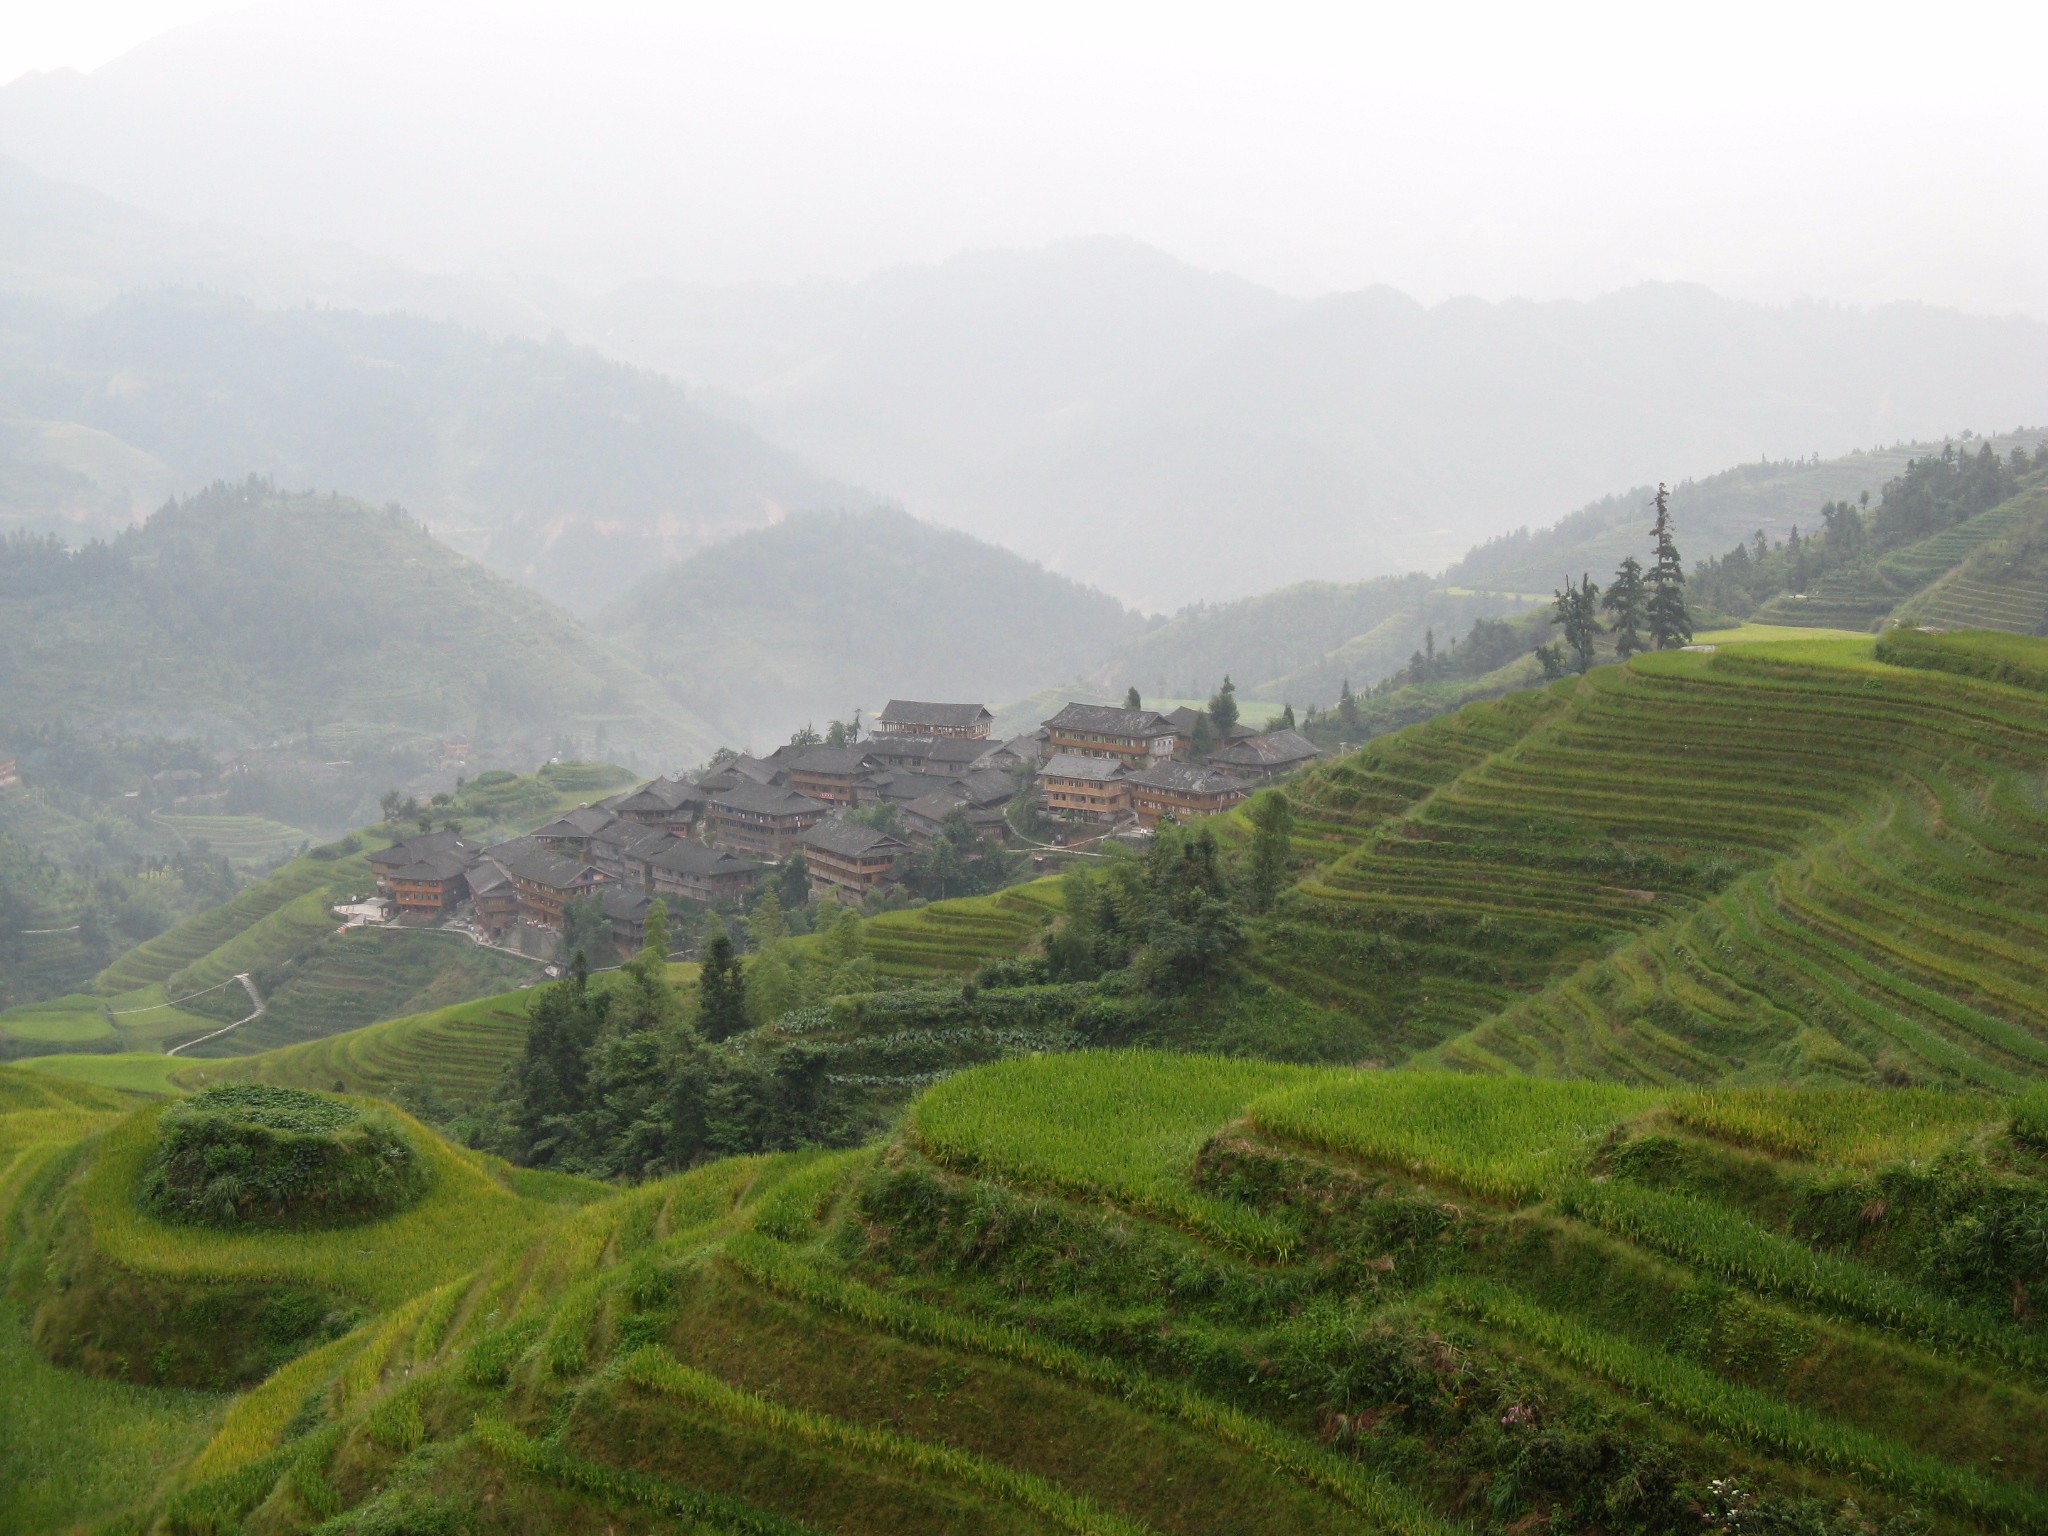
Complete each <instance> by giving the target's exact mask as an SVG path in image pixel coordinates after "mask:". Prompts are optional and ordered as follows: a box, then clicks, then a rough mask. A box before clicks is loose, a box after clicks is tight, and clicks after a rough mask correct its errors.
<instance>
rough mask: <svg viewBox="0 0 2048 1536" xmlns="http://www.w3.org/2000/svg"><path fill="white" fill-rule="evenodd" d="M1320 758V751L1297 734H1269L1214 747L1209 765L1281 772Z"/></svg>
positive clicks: (1282, 732)
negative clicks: (1285, 768)
mask: <svg viewBox="0 0 2048 1536" xmlns="http://www.w3.org/2000/svg"><path fill="white" fill-rule="evenodd" d="M1322 755H1323V752H1322V748H1320V747H1318V746H1317V745H1316V744H1315V743H1314V742H1312V741H1310V740H1309V739H1308V738H1307V737H1306V736H1304V735H1302V734H1301V732H1299V731H1269V732H1267V733H1266V734H1265V735H1263V736H1247V737H1245V739H1244V740H1242V741H1233V742H1231V743H1230V745H1228V746H1225V747H1218V748H1217V749H1216V750H1215V751H1214V752H1212V753H1210V754H1209V761H1210V762H1212V763H1219V764H1222V765H1223V766H1225V767H1243V768H1284V767H1288V766H1290V765H1291V764H1294V763H1305V762H1307V761H1308V760H1309V759H1310V758H1312V757H1321V756H1322Z"/></svg>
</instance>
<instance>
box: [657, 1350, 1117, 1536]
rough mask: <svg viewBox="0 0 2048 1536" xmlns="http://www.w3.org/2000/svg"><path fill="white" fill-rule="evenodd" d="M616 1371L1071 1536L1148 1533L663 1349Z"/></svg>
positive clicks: (986, 1464) (1021, 1477)
mask: <svg viewBox="0 0 2048 1536" xmlns="http://www.w3.org/2000/svg"><path fill="white" fill-rule="evenodd" d="M617 1369H618V1373H619V1375H620V1376H621V1377H623V1378H624V1379H625V1380H627V1381H630V1382H631V1383H633V1385H635V1386H637V1387H640V1388H642V1389H643V1390H646V1391H649V1392H655V1393H659V1394H661V1395H662V1396H665V1397H672V1398H675V1399H676V1400H678V1401H680V1402H684V1403H688V1404H690V1405H692V1406H693V1407H697V1408H702V1409H706V1410H709V1411H710V1412H712V1413H715V1414H717V1415H718V1416H719V1417H721V1418H724V1419H728V1420H730V1421H732V1422H734V1423H738V1424H743V1425H745V1426H747V1427H748V1428H750V1429H757V1430H765V1431H767V1432H768V1433H770V1434H774V1435H777V1436H780V1437H784V1438H787V1439H793V1440H798V1441H801V1442H803V1443H805V1444H809V1445H815V1446H818V1447H819V1448H821V1449H824V1450H829V1451H837V1452H840V1453H842V1454H847V1455H853V1456H860V1457H866V1458H870V1459H873V1460H876V1461H880V1462H884V1463H887V1464H889V1465H891V1466H896V1467H900V1468H902V1469H904V1470H905V1471H907V1472H910V1473H911V1474H913V1475H914V1476H917V1477H921V1478H930V1479H933V1480H936V1481H943V1482H949V1483H955V1484H959V1485H962V1486H965V1487H969V1488H974V1489H978V1490H980V1491H982V1492H984V1493H989V1494H993V1495H995V1496H996V1497H997V1498H1000V1499H1003V1500H1005V1501H1006V1502H1009V1503H1012V1504H1016V1505H1019V1506H1021V1507H1022V1508H1024V1509H1028V1510H1030V1511H1031V1512H1032V1513H1033V1514H1035V1515H1037V1516H1039V1517H1040V1518H1042V1519H1044V1520H1046V1521H1048V1522H1050V1523H1051V1524H1053V1525H1055V1526H1057V1527H1058V1528H1060V1529H1061V1530H1067V1531H1073V1532H1075V1533H1076V1536H1140V1533H1142V1532H1144V1531H1145V1530H1147V1529H1148V1527H1146V1526H1144V1525H1142V1524H1141V1523H1139V1522H1138V1521H1135V1520H1129V1519H1126V1518H1125V1517H1123V1516H1122V1515H1118V1514H1115V1513H1113V1512H1112V1511H1110V1510H1106V1509H1103V1508H1101V1507H1100V1506H1099V1505H1097V1504H1096V1503H1095V1502H1094V1501H1093V1500H1090V1499H1087V1498H1083V1497H1082V1496H1081V1495H1079V1494H1076V1493H1071V1492H1069V1491H1068V1490H1067V1489H1065V1488H1062V1487H1060V1486H1059V1485H1058V1484H1057V1483H1052V1482H1048V1481H1047V1480H1046V1479H1044V1478H1042V1477H1036V1476H1033V1475H1032V1474H1031V1473H1028V1472H1019V1471H1017V1470H1016V1469H1015V1468H1013V1467H1006V1466H1004V1465H1002V1464H1001V1463H999V1462H993V1461H990V1460H988V1459H987V1458H986V1457H982V1456H975V1455H971V1454H969V1453H968V1452H965V1451H956V1450H953V1449H951V1448H950V1447H948V1446H943V1445H935V1444H933V1443H932V1442H930V1441H928V1440H918V1439H914V1438H912V1437H910V1436H908V1435H899V1434H895V1433H892V1432H891V1431H889V1430H885V1429H875V1428H872V1427H870V1426H868V1425H865V1424H855V1423H850V1422H848V1421H847V1420H845V1419H837V1418H833V1417H831V1416H829V1415H827V1414H822V1413H814V1412H811V1411H810V1410H808V1409H803V1408H792V1407H790V1406H789V1405H787V1404H785V1403H778V1402H774V1401H772V1400H771V1399H769V1398H765V1397H759V1396H756V1395H755V1394H754V1393H752V1392H744V1391H741V1390H740V1389H739V1388H737V1387H734V1386H732V1385H730V1384H728V1383H726V1382H723V1381H720V1380H719V1379H718V1378H717V1377H716V1376H712V1375H709V1374H707V1373H706V1372H704V1371H699V1370H695V1369H693V1368H691V1367H689V1366H686V1365H682V1364H679V1363H678V1362H677V1361H676V1359H675V1358H674V1357H673V1356H672V1355H670V1354H669V1353H668V1352H667V1351H666V1350H663V1349H660V1348H658V1347H656V1346H653V1345H649V1346H647V1347H645V1348H643V1349H640V1350H636V1351H635V1352H634V1353H632V1354H630V1355H628V1356H626V1357H625V1358H624V1359H623V1360H621V1361H620V1362H619V1363H618V1367H617Z"/></svg>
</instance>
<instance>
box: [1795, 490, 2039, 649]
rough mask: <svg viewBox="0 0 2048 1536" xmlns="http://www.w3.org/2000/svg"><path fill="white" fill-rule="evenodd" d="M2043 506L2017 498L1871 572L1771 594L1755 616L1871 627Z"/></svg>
mask: <svg viewBox="0 0 2048 1536" xmlns="http://www.w3.org/2000/svg"><path fill="white" fill-rule="evenodd" d="M2041 510H2042V503H2041V500H2040V497H2039V493H2033V494H2030V495H2023V496H2017V497H2014V498H2013V499H2012V500H2011V501H2006V502H2001V503H2000V504H1999V505H1998V506H1995V507H1993V508H1991V509H1990V510H1989V511H1986V512H1980V513H1978V514H1977V515H1976V516H1975V517H1972V518H1969V519H1967V520H1966V521H1964V522H1961V523H1958V524H1956V526H1955V527H1953V528H1946V529H1943V530H1942V531H1941V532H1940V533H1937V534H1935V535H1933V536H1932V537H1931V538H1926V539H1922V540H1920V541H1919V542H1918V543H1916V544H1909V545H1907V546H1906V547H1905V548H1903V549H1895V550H1893V551H1891V553H1889V554H1887V555H1885V556H1884V557H1882V558H1881V559H1880V560H1878V562H1877V563H1876V565H1875V566H1874V567H1872V568H1870V569H1869V570H1865V571H1841V572H1835V573H1833V574H1831V575H1827V576H1823V577H1822V578H1821V579H1820V580H1819V581H1817V582H1815V583H1814V585H1813V587H1812V589H1811V590H1810V591H1808V592H1805V593H1801V594H1796V595H1795V594H1787V595H1785V596H1781V597H1777V598H1773V599H1772V600H1771V601H1770V602H1769V603H1767V604H1766V605H1765V606H1764V607H1763V609H1762V610H1761V611H1759V612H1758V614H1757V615H1756V617H1757V619H1758V620H1759V621H1760V622H1762V623H1765V624H1803V625H1814V624H1820V625H1834V626H1838V627H1841V628H1845V629H1862V630H1868V629H1871V628H1873V627H1874V626H1875V625H1876V624H1877V623H1878V621H1879V620H1881V619H1883V618H1884V617H1885V616H1886V615H1887V614H1889V613H1891V611H1892V610H1893V609H1895V608H1897V607H1899V605H1900V604H1901V603H1902V602H1903V601H1905V600H1906V599H1908V598H1910V597H1912V596H1913V594H1914V593H1916V592H1918V591H1920V589H1921V588H1923V587H1925V586H1927V585H1928V583H1930V582H1932V581H1933V580H1934V579H1935V578H1936V577H1938V576H1940V575H1941V574H1942V573H1943V572H1945V571H1951V570H1953V569H1955V567H1956V566H1958V565H1959V564H1961V563H1962V562H1964V561H1965V560H1967V559H1969V557H1970V556H1971V555H1972V554H1974V553H1975V552H1976V551H1977V550H1980V549H1982V548H1984V547H1985V546H1986V545H1989V544H1991V543H1993V542H1994V541H1996V540H1998V539H2001V538H2004V537H2005V536H2006V535H2007V534H2010V533H2012V532H2013V531H2014V530H2015V529H2016V528H2018V527H2019V526H2020V525H2021V524H2022V523H2024V522H2026V521H2027V520H2029V519H2031V518H2034V517H2037V516H2038V515H2039V514H2040V512H2041Z"/></svg>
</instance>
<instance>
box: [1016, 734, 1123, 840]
mask: <svg viewBox="0 0 2048 1536" xmlns="http://www.w3.org/2000/svg"><path fill="white" fill-rule="evenodd" d="M1130 777H1131V770H1130V768H1129V767H1128V766H1127V765H1126V764H1125V763H1124V761H1123V760H1122V759H1121V758H1116V757H1085V756H1083V755H1082V754H1080V753H1078V752H1062V753H1060V754H1058V755H1057V756H1054V757H1050V758H1048V759H1046V761H1045V764H1044V765H1043V766H1042V767H1041V768H1040V769H1039V770H1038V793H1039V798H1040V800H1041V802H1042V803H1043V804H1044V806H1045V810H1046V814H1047V815H1049V816H1056V817H1058V818H1059V819H1060V820H1062V821H1078V822H1089V823H1102V824H1105V825H1106V824H1108V823H1110V822H1114V821H1117V820H1118V819H1120V818H1121V817H1123V816H1125V815H1128V814H1129V812H1130V809H1131V787H1130Z"/></svg>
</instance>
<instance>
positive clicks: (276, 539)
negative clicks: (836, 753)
mask: <svg viewBox="0 0 2048 1536" xmlns="http://www.w3.org/2000/svg"><path fill="white" fill-rule="evenodd" d="M0 720H5V721H8V722H10V723H13V724H19V725H23V726H33V725H38V724H44V723H48V724H62V725H64V726H67V727H69V728H72V729H75V730H78V731H81V732H93V731H120V732H129V733H161V734H173V735H194V736H198V737H201V738H202V739H204V740H206V741H207V742H208V743H209V744H211V745H214V746H240V745H247V744H250V743H256V742H262V741H264V740H267V739H270V738H273V737H285V738H288V739H291V740H294V741H296V740H299V739H302V738H303V736H304V735H305V733H306V731H307V728H308V727H309V726H311V727H313V728H314V730H315V731H317V732H321V733H323V734H333V733H331V732H328V731H327V730H326V728H328V727H335V726H350V727H356V728H358V730H357V731H356V733H355V734H356V736H357V738H358V739H360V740H362V741H364V742H366V743H368V742H376V741H384V740H390V739H403V738H406V737H414V738H422V737H423V738H448V737H460V738H462V739H464V740H469V741H471V742H472V743H473V744H474V746H475V748H476V749H477V751H478V752H480V753H481V752H484V751H486V750H488V749H491V748H494V747H495V748H499V749H512V748H517V749H519V750H520V751H521V752H523V753H524V754H525V756H526V757H527V758H528V760H531V759H534V758H538V757H541V756H545V755H547V753H548V752H549V751H550V750H551V749H552V747H553V744H556V743H560V744H562V745H566V746H593V747H594V746H602V747H603V748H604V750H606V751H607V752H609V753H611V754H613V755H614V756H618V757H623V758H629V759H632V760H635V761H637V762H640V763H643V764H645V765H648V766H653V767H664V768H666V767H672V766H675V765H678V764H683V763H689V762H694V761H698V760H700V759H701V758H702V757H704V756H705V755H706V754H707V753H708V752H709V751H710V749H711V747H712V746H714V745H715V744H716V743H715V739H714V738H715V735H716V733H715V732H714V730H713V729H712V727H710V726H709V725H708V724H706V723H705V722H704V721H702V720H701V719H699V718H698V717H696V716H695V715H694V714H692V713H691V712H690V711H689V710H688V709H687V708H685V707H683V706H682V705H680V704H678V703H677V702H676V701H675V700H674V699H673V698H671V697H670V696H668V695H667V694H666V693H665V692H664V691H663V690H662V689H661V688H659V687H658V686H657V685H656V684H654V683H653V682H651V681H650V680H649V679H648V678H647V677H645V676H644V675H642V674H641V673H640V672H639V671H638V670H637V669H636V668H634V667H633V666H632V665H631V664H630V663H629V662H627V661H626V660H624V659H623V658H622V657H621V656H620V655H619V654H618V653H617V652H616V651H615V650H613V648H612V647H611V646H609V645H608V644H607V643H606V642H604V641H602V640H600V639H598V638H597V637H596V636H594V635H592V634H591V633H590V632H589V631H588V630H586V629H584V628H583V627H582V626H581V625H580V624H579V623H578V622H577V621H576V620H575V619H573V618H571V617H570V616H569V615H568V614H566V613H564V612H563V611H562V610H561V609H559V608H557V607H555V606H554V605H553V604H551V603H549V602H547V601H545V600H544V599H542V598H540V597H537V596H535V595H534V594H533V593H531V592H529V591H527V590H525V589H524V588H522V587H520V586H518V585H516V584H515V583H513V582H510V581H507V580H505V579H504V578H503V577H499V576H494V575H492V574H490V573H489V572H488V571H485V570H484V569H482V568H481V567H480V566H478V565H476V564H475V563H473V562H472V561H469V560H467V559H464V558H463V557H462V556H460V555H458V554H456V553H455V552H454V551H453V550H450V549H448V548H447V547H446V546H444V545H442V544H440V543H438V542H437V541H436V540H435V539H434V538H433V537H432V536H431V535H429V534H428V533H427V531H426V530H425V529H424V528H423V527H421V525H420V524H419V523H418V522H416V521H415V520H414V519H412V518H411V517H409V516H407V515H405V514H404V513H402V512H399V511H398V510H396V509H395V508H394V509H389V510H385V511H377V510H374V509H372V508H370V507H366V506H363V505H361V504H360V503H357V502H353V501H347V500H343V499H340V498H337V497H330V496H320V495H311V494H305V495H281V494H277V493H274V492H271V491H269V490H268V489H267V488H265V487H260V486H251V485H243V486H236V487H218V488H215V489H214V490H211V491H209V492H207V493H205V494H203V495H200V496H197V497H194V498H192V499H189V500H185V501H181V502H178V503H175V504H173V505H170V506H167V507H165V508H164V509H163V510H162V511H160V512H158V513H157V514H156V515H155V516H154V517H152V518H150V520H149V521H148V522H147V523H146V524H144V525H143V526H141V527H139V528H135V529H132V530H130V531H127V532H124V533H122V534H120V535H119V536H118V537H116V538H115V539H114V540H113V541H112V542H111V543H109V544H104V545H99V544H95V545H92V546H89V547H88V548H86V549H84V550H82V551H80V552H78V553H75V554H67V553H65V552H63V550H62V549H61V548H60V547H57V546H54V545H52V544H51V543H50V542H49V541H46V540H36V539H31V538H29V537H27V536H25V535H16V536H14V537H12V538H10V539H9V540H7V541H5V542H0ZM342 734H347V733H342Z"/></svg>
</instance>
